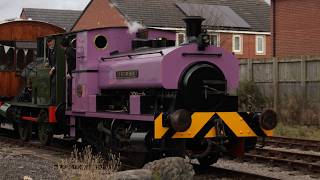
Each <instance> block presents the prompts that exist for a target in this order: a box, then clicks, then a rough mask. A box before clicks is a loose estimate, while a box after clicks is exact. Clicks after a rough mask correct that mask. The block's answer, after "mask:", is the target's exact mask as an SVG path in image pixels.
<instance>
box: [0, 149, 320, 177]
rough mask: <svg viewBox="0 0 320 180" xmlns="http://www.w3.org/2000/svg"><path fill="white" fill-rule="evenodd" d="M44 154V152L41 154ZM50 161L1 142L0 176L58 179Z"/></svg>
mask: <svg viewBox="0 0 320 180" xmlns="http://www.w3.org/2000/svg"><path fill="white" fill-rule="evenodd" d="M0 144H1V143H0ZM291 151H292V150H291ZM44 154H45V155H46V156H44ZM52 156H55V155H52ZM53 162H54V161H53V159H52V157H51V156H50V155H48V154H46V153H45V152H41V150H38V151H37V150H28V149H26V148H19V147H17V148H15V147H10V148H8V147H3V146H1V145H0V180H7V179H8V180H11V179H13V180H21V179H23V178H24V177H25V176H27V177H31V178H32V179H34V180H38V179H39V180H40V179H41V180H42V179H44V180H46V179H48V180H49V179H50V180H51V179H52V180H55V179H57V180H60V179H61V177H59V173H58V172H57V171H56V169H55V167H54V163H53ZM214 166H217V167H221V168H229V169H235V170H239V171H249V172H251V173H255V174H262V175H268V176H270V177H275V178H280V179H290V180H301V179H307V180H308V179H320V177H319V176H318V177H316V176H313V175H306V174H303V173H302V172H296V171H286V170H284V169H283V168H279V167H273V166H267V165H265V164H259V163H248V162H236V161H233V160H225V159H220V160H219V161H218V162H217V163H216V164H215V165H214ZM195 179H216V177H214V176H213V175H212V176H210V177H202V178H199V177H198V178H195ZM217 179H221V178H217ZM222 179H226V178H222Z"/></svg>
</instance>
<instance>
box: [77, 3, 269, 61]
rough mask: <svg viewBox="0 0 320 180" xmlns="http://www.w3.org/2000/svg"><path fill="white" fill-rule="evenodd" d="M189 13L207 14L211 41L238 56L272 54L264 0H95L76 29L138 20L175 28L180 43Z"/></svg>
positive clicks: (267, 7) (262, 56) (267, 8)
mask: <svg viewBox="0 0 320 180" xmlns="http://www.w3.org/2000/svg"><path fill="white" fill-rule="evenodd" d="M216 12H218V14H215V13H216ZM188 15H201V16H203V17H205V18H206V19H207V20H206V21H205V22H204V25H205V26H206V28H208V30H209V31H208V32H209V33H210V35H211V43H212V44H214V45H217V46H220V47H223V48H225V49H227V50H229V51H232V52H234V53H235V54H236V56H237V57H238V58H270V57H271V54H272V49H271V47H272V46H271V44H272V42H271V33H270V6H269V5H268V4H267V3H266V2H265V1H262V0H242V1H234V0H177V1H172V0H161V1H158V0H91V1H90V3H89V4H88V5H87V7H86V8H85V10H84V11H83V12H82V14H81V16H80V17H79V19H78V20H77V21H76V23H75V24H74V26H73V27H72V31H79V30H83V29H92V28H99V27H111V26H127V25H128V23H130V22H138V23H140V24H142V25H143V26H145V27H148V28H154V29H159V30H169V31H172V32H173V33H175V34H176V42H177V44H180V43H181V42H182V41H183V40H184V39H185V24H184V22H183V21H182V19H183V18H184V17H186V16H188Z"/></svg>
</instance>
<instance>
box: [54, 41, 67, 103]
mask: <svg viewBox="0 0 320 180" xmlns="http://www.w3.org/2000/svg"><path fill="white" fill-rule="evenodd" d="M62 38H63V36H56V78H57V81H56V82H57V83H56V85H57V86H56V93H57V94H56V105H59V104H61V103H64V102H65V97H66V81H65V76H66V60H65V50H64V49H62V48H61V45H60V44H61V41H62Z"/></svg>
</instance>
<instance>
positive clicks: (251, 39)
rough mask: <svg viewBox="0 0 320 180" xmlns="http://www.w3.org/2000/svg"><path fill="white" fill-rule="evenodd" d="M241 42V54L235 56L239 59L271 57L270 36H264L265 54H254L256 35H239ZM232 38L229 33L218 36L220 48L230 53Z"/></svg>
mask: <svg viewBox="0 0 320 180" xmlns="http://www.w3.org/2000/svg"><path fill="white" fill-rule="evenodd" d="M240 35H242V40H243V46H242V47H243V49H242V53H241V54H236V57H237V58H239V59H267V58H270V57H271V56H272V41H271V36H270V35H264V36H265V39H266V46H265V48H266V49H265V54H263V55H262V54H261V55H258V54H257V53H256V35H255V34H240ZM232 36H233V34H231V33H221V34H220V47H222V48H224V49H226V50H228V51H230V52H232Z"/></svg>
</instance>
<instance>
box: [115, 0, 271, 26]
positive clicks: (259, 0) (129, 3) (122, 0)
mask: <svg viewBox="0 0 320 180" xmlns="http://www.w3.org/2000/svg"><path fill="white" fill-rule="evenodd" d="M110 1H111V2H112V3H113V5H114V6H115V7H117V8H118V9H119V11H120V12H121V13H122V14H123V15H124V16H125V17H126V18H127V19H128V20H129V21H138V22H141V23H143V24H144V25H146V26H150V27H184V26H185V24H184V22H183V21H182V19H183V18H185V16H186V14H185V13H184V12H183V11H181V10H180V9H179V8H178V6H177V4H176V3H191V4H206V5H220V6H228V7H229V8H230V9H232V10H233V11H234V12H235V13H236V14H237V15H239V16H240V17H241V18H242V19H243V20H244V21H245V22H247V23H248V25H249V26H250V28H249V29H248V30H250V31H262V32H270V5H268V4H267V3H266V2H265V1H264V0H161V1H159V0H110Z"/></svg>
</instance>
